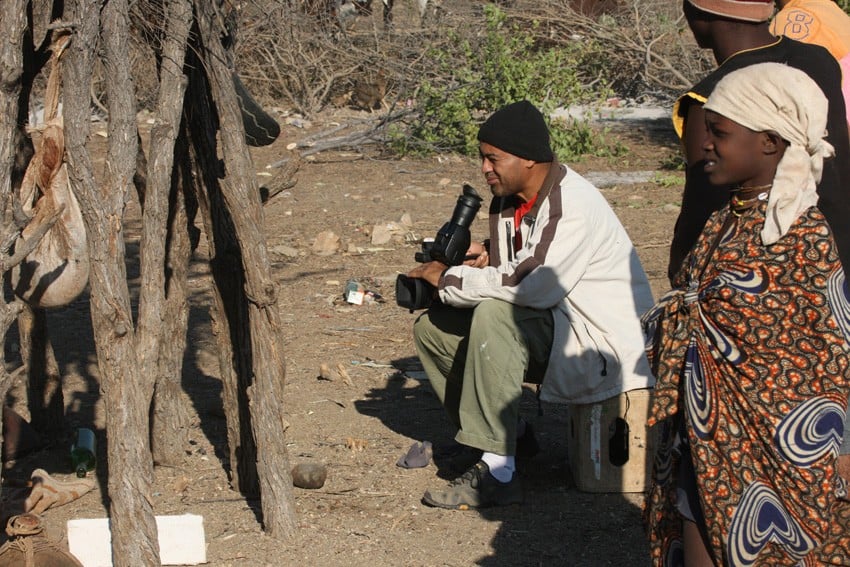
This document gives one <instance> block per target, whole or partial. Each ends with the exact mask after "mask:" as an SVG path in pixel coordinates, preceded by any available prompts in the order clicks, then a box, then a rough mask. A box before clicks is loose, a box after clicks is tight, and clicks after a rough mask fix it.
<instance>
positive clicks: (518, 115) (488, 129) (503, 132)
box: [478, 100, 554, 163]
mask: <svg viewBox="0 0 850 567" xmlns="http://www.w3.org/2000/svg"><path fill="white" fill-rule="evenodd" d="M478 141H479V142H484V143H486V144H490V145H491V146H496V147H497V148H499V149H500V150H502V151H505V152H508V153H509V154H513V155H515V156H517V157H521V158H524V159H530V160H534V161H537V162H541V163H545V162H550V161H552V160H553V159H554V155H553V154H552V148H551V147H550V146H549V129H548V128H547V127H546V121H545V120H544V119H543V115H542V114H541V113H540V111H539V110H537V108H536V107H535V106H534V105H533V104H531V103H530V102H528V101H527V100H523V101H520V102H514V103H511V104H509V105H507V106H503V107H502V108H500V109H499V110H497V111H496V112H494V113H493V114H492V115H491V116H490V118H488V119H487V120H486V121H485V122H484V124H482V125H481V128H480V129H479V130H478Z"/></svg>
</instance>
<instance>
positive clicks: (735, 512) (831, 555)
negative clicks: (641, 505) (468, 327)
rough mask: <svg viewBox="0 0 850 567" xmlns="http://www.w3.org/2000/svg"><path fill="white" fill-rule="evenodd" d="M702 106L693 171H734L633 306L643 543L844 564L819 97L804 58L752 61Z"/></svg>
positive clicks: (843, 308)
mask: <svg viewBox="0 0 850 567" xmlns="http://www.w3.org/2000/svg"><path fill="white" fill-rule="evenodd" d="M705 109H706V111H707V112H706V128H707V132H706V140H705V143H704V146H703V150H704V153H705V160H706V165H705V172H706V174H707V175H708V176H709V179H710V181H711V183H712V185H715V186H718V187H720V186H727V185H728V186H734V187H736V188H735V189H734V190H733V191H732V193H731V195H730V200H729V205H728V207H726V208H725V209H723V210H720V211H718V212H716V213H714V214H713V215H712V217H711V218H710V219H709V222H708V223H707V224H706V226H705V228H704V230H703V232H702V234H701V236H700V238H699V241H698V242H697V244H696V246H695V247H694V249H693V250H692V251H691V253H690V255H689V256H688V257H687V258H686V260H685V267H686V269H684V270H682V271H681V273H680V274H679V277H678V278H677V281H675V282H674V289H673V291H671V292H670V293H668V294H667V295H666V296H665V297H664V298H662V300H661V301H660V302H659V303H658V304H657V305H656V306H655V308H654V309H652V310H651V311H650V312H648V313H647V314H646V315H645V316H644V325H645V330H646V333H647V353H648V355H649V358H650V362H651V363H652V366H653V370H654V371H655V374H656V378H657V384H656V387H655V399H654V403H653V410H652V417H651V421H652V422H658V423H659V424H660V426H659V427H660V431H661V440H660V448H659V450H658V452H657V454H656V460H655V465H654V471H653V485H652V489H651V491H650V494H649V495H648V498H647V508H646V511H645V512H646V519H647V522H648V528H649V533H650V540H651V547H652V555H653V561H654V563H655V564H656V565H681V564H685V565H688V566H689V567H691V566H698V565H735V566H738V565H770V566H774V565H850V553H848V549H850V530H848V528H849V527H850V502H848V501H846V500H844V499H843V497H844V496H845V495H846V488H845V485H844V481H843V480H842V479H841V477H839V476H838V474H837V472H836V462H837V457H838V447H839V445H840V444H841V440H842V438H843V435H844V428H843V422H844V415H845V411H846V408H847V400H848V392H850V354H848V353H849V352H850V350H848V342H847V340H846V338H845V337H850V334H848V333H850V303H848V291H847V286H846V284H845V277H844V272H843V270H842V268H841V263H840V261H839V259H838V254H837V250H836V246H835V241H834V239H833V236H832V231H831V230H830V228H829V225H828V224H827V223H826V221H825V220H824V217H823V214H822V213H821V212H820V211H819V210H818V208H817V206H816V203H817V194H816V193H815V185H816V183H817V181H818V180H819V179H820V174H821V171H822V168H823V161H824V159H828V158H830V157H831V156H832V154H833V149H832V146H830V145H829V144H828V143H827V142H826V141H825V140H824V136H825V135H826V132H825V128H826V114H827V101H826V98H825V97H824V95H823V93H822V92H821V91H820V89H819V88H818V87H817V85H816V84H815V83H814V82H813V81H812V80H811V79H810V78H809V77H808V76H807V75H806V74H805V73H803V72H801V71H799V70H796V69H793V68H791V67H787V66H785V65H782V64H779V63H763V64H758V65H753V66H750V67H747V68H744V69H741V70H738V71H735V72H732V73H730V74H729V75H728V76H726V77H725V78H724V79H722V80H721V81H720V82H719V83H718V85H717V87H716V88H715V90H714V91H713V93H712V94H711V96H710V97H709V99H708V101H707V102H706V104H705ZM718 190H721V189H719V188H718ZM847 221H848V222H850V219H847Z"/></svg>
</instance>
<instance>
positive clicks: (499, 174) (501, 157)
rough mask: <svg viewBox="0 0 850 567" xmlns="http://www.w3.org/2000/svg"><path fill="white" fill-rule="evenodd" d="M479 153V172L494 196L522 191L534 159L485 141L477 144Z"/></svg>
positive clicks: (504, 195) (505, 195)
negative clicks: (510, 152)
mask: <svg viewBox="0 0 850 567" xmlns="http://www.w3.org/2000/svg"><path fill="white" fill-rule="evenodd" d="M478 150H479V152H480V153H481V173H483V174H484V179H486V180H487V185H489V186H490V192H491V193H492V194H493V196H494V197H507V196H509V195H516V194H518V193H522V192H523V191H524V190H525V189H526V187H525V185H526V183H527V182H528V179H529V176H530V171H531V166H532V165H534V161H532V160H527V159H524V158H520V157H517V156H515V155H513V154H509V153H507V152H505V151H502V150H500V149H499V148H497V147H496V146H492V145H490V144H487V143H485V142H481V143H480V144H479V145H478Z"/></svg>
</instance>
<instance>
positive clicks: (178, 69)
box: [139, 0, 192, 464]
mask: <svg viewBox="0 0 850 567" xmlns="http://www.w3.org/2000/svg"><path fill="white" fill-rule="evenodd" d="M191 23H192V6H191V4H190V3H189V1H188V0H173V1H172V2H170V3H169V5H168V8H167V15H166V21H165V34H164V40H163V57H162V65H161V68H160V90H159V92H160V98H159V100H158V102H157V123H156V125H155V126H154V128H153V131H152V132H151V141H150V152H149V153H150V159H149V160H148V164H149V167H148V174H147V187H146V191H145V206H144V211H143V218H144V235H143V238H142V246H141V249H142V251H143V256H142V295H141V300H140V304H139V331H140V347H141V355H142V357H143V359H144V361H145V362H144V363H143V366H144V367H150V368H151V369H155V372H156V374H155V375H156V389H155V397H154V403H153V412H152V417H153V423H152V427H151V439H152V448H153V458H154V461H155V462H158V463H163V464H177V463H179V462H180V461H181V460H182V456H183V453H182V450H183V448H184V447H185V446H186V444H185V440H186V438H187V435H186V430H185V427H186V422H187V416H186V412H185V409H184V406H183V403H182V402H183V398H182V396H181V395H180V394H181V387H180V378H181V375H182V368H183V364H182V363H183V354H184V351H185V344H186V323H187V319H188V310H187V307H186V301H185V300H186V277H187V273H188V262H189V239H188V234H187V232H186V231H187V227H186V214H185V208H184V206H183V202H182V200H181V198H180V197H179V195H178V194H177V189H178V187H177V181H178V179H177V177H176V176H175V175H174V155H175V140H176V139H177V134H178V132H179V129H180V119H181V113H182V108H183V97H184V94H185V90H186V82H187V80H186V77H184V75H183V61H184V59H185V56H186V40H187V38H188V36H189V28H190V26H191ZM169 194H170V195H171V198H170V199H169ZM169 201H170V203H169ZM169 205H170V206H169ZM169 209H170V210H171V211H172V212H173V214H172V215H171V218H169V215H168V211H169ZM169 245H170V246H169ZM167 247H168V248H167ZM166 264H167V265H168V268H169V270H168V272H169V273H168V274H166Z"/></svg>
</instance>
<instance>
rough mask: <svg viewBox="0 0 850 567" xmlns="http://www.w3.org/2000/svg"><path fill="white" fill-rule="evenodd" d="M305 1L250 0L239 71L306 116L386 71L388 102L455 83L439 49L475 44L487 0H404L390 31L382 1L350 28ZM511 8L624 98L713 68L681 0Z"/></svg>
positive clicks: (259, 90) (667, 93)
mask: <svg viewBox="0 0 850 567" xmlns="http://www.w3.org/2000/svg"><path fill="white" fill-rule="evenodd" d="M302 1H305V0H288V1H287V0H250V1H249V2H246V3H243V5H242V8H241V12H240V14H239V22H240V24H239V43H238V44H237V47H236V53H237V60H238V67H239V72H240V75H241V76H242V78H243V80H244V82H245V83H246V84H247V85H248V86H249V88H250V90H251V91H252V93H253V94H254V95H255V96H256V97H257V98H258V99H259V100H261V101H263V102H266V103H276V104H279V105H288V106H290V107H291V108H292V109H293V110H296V111H298V112H300V113H302V114H305V115H311V114H315V113H317V112H319V111H320V110H321V109H322V108H324V107H325V106H327V105H328V104H336V105H343V104H346V102H347V100H348V99H347V97H348V96H349V95H350V93H351V91H352V90H353V89H354V88H355V87H356V85H357V84H358V83H359V82H363V81H366V82H369V81H374V80H375V78H376V76H378V73H379V72H380V73H381V74H382V75H384V76H386V77H387V79H388V81H387V82H388V92H387V96H386V99H385V100H386V101H387V102H388V103H394V102H395V103H399V104H404V103H405V102H406V101H407V100H408V99H414V98H415V94H416V91H417V87H418V86H419V85H420V84H421V83H422V81H423V80H425V79H427V80H428V81H429V82H430V83H432V84H440V83H441V82H443V81H449V80H450V78H448V77H441V76H439V75H440V72H439V71H438V66H437V65H436V64H435V62H434V61H433V60H432V54H433V53H435V52H451V51H452V50H450V49H447V48H444V47H447V46H448V45H449V42H457V41H459V40H468V41H470V42H471V43H473V44H474V43H475V41H476V40H477V36H478V34H480V32H481V26H482V23H483V21H484V16H483V10H482V7H481V5H482V2H481V0H455V1H450V0H443V1H442V2H441V3H439V4H436V7H433V6H432V8H431V9H430V11H429V13H428V14H427V15H426V18H425V19H424V20H422V21H420V19H419V16H418V13H416V8H415V3H414V2H413V0H401V1H399V0H397V1H396V3H395V4H396V5H395V9H394V12H395V13H394V23H395V25H394V27H393V28H392V30H389V31H387V30H384V26H383V22H382V14H381V13H380V8H381V7H382V3H381V2H380V0H377V1H375V2H374V5H375V8H374V9H375V13H373V14H372V15H371V16H370V17H360V18H358V19H357V20H356V21H355V22H354V24H353V25H352V26H350V27H349V28H348V29H347V30H344V31H342V30H340V29H339V28H338V27H336V26H333V25H330V26H329V25H324V26H323V25H322V23H321V22H319V21H318V20H317V18H315V17H314V16H310V15H307V14H305V13H304V10H303V9H302V8H301V5H300V2H302ZM603 8H607V9H604V10H603ZM503 10H504V11H505V12H506V13H507V14H508V17H509V19H510V21H511V22H512V23H519V24H520V25H522V26H523V28H524V29H527V30H528V31H529V32H531V33H533V34H534V35H535V37H537V38H538V41H539V43H538V48H540V49H547V48H551V47H565V46H569V47H570V48H572V49H573V51H574V52H575V53H576V65H577V66H578V67H579V71H580V74H581V76H582V77H583V80H585V81H586V82H587V84H588V85H589V86H590V85H593V84H604V85H608V86H610V87H611V88H612V89H613V91H614V92H615V93H616V94H618V95H620V96H627V97H636V98H637V97H640V96H641V95H645V94H653V95H656V96H660V97H662V98H669V97H671V96H673V95H675V94H677V93H679V92H680V91H682V90H683V89H685V88H687V87H688V86H690V85H691V84H692V83H693V82H695V80H696V79H698V78H699V77H701V76H703V75H704V74H705V73H706V72H707V70H708V69H710V68H711V67H712V66H713V62H712V61H711V60H710V58H709V56H710V54H708V53H705V52H704V51H703V50H700V49H699V48H698V47H697V46H696V45H695V43H694V41H693V37H692V35H691V33H690V31H689V30H688V29H687V24H686V23H685V22H684V19H683V18H682V16H681V5H680V4H679V3H672V2H669V1H666V0H610V1H605V2H592V3H588V2H587V1H586V0H542V1H537V2H533V1H525V0H519V1H517V2H514V3H511V4H510V5H507V6H505V5H503ZM462 65H463V62H462V61H458V67H460V66H462ZM552 72H553V73H557V72H558V70H557V69H553V70H552Z"/></svg>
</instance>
